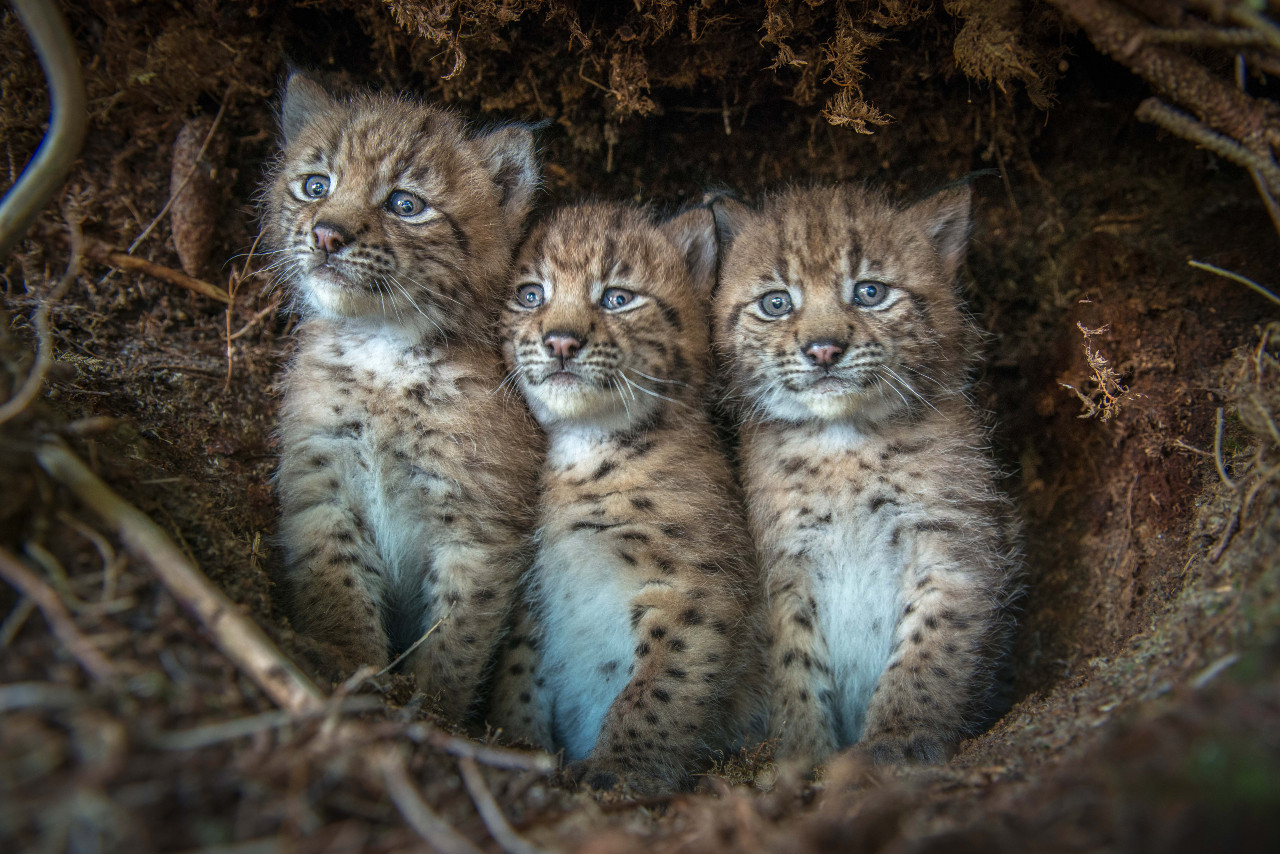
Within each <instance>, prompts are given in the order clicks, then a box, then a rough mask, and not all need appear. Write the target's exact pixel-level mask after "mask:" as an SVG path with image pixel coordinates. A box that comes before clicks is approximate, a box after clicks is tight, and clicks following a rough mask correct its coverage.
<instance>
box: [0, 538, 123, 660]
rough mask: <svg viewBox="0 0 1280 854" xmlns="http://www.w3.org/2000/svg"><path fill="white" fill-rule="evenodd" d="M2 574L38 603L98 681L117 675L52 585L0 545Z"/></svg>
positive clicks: (61, 637) (51, 627)
mask: <svg viewBox="0 0 1280 854" xmlns="http://www.w3.org/2000/svg"><path fill="white" fill-rule="evenodd" d="M0 575H2V576H4V579H5V581H8V582H9V583H10V584H12V585H13V587H14V589H16V590H17V591H18V592H19V593H21V594H22V595H23V596H25V597H27V598H28V599H30V600H31V601H32V602H35V603H36V606H37V607H38V608H39V609H40V613H41V614H44V618H45V620H46V621H47V622H48V623H49V628H50V629H51V630H52V631H53V634H54V636H55V637H57V639H58V640H59V641H61V642H62V645H63V646H65V647H66V648H67V650H68V651H69V652H70V653H71V654H72V655H73V656H75V659H76V661H78V662H80V666H81V667H83V668H84V669H85V672H86V673H88V674H89V675H90V676H92V677H93V679H94V681H95V682H110V681H111V680H113V679H114V678H115V675H116V673H115V668H114V667H112V666H111V662H109V661H107V659H106V658H105V657H103V655H102V653H101V652H99V651H98V648H97V647H95V646H94V645H93V644H92V643H90V642H89V639H88V638H86V637H85V636H84V635H82V634H81V633H80V630H79V629H78V628H76V623H75V620H73V619H71V614H69V613H68V612H67V609H66V607H65V606H63V604H62V600H60V599H59V598H58V594H56V593H54V592H53V588H51V587H50V586H49V585H47V584H45V583H44V582H43V581H41V580H40V579H39V578H38V577H37V576H36V574H35V573H34V572H32V571H31V570H29V569H27V568H26V566H24V565H23V564H22V562H21V561H20V560H18V559H17V558H16V557H14V556H13V555H12V554H11V553H10V552H9V551H8V550H7V549H3V548H0Z"/></svg>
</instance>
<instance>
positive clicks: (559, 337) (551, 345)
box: [542, 332, 582, 362]
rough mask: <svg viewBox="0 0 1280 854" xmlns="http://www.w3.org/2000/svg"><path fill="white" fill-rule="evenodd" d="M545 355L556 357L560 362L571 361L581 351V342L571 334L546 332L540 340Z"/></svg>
mask: <svg viewBox="0 0 1280 854" xmlns="http://www.w3.org/2000/svg"><path fill="white" fill-rule="evenodd" d="M542 343H543V344H546V345H547V353H549V354H550V355H552V356H558V357H559V359H560V361H561V362H564V361H566V360H568V359H572V358H573V357H574V356H576V355H578V351H579V350H581V349H582V342H581V341H579V340H578V338H577V336H575V335H574V334H573V333H572V332H548V333H547V335H546V337H545V338H543V339H542Z"/></svg>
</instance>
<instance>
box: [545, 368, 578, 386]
mask: <svg viewBox="0 0 1280 854" xmlns="http://www.w3.org/2000/svg"><path fill="white" fill-rule="evenodd" d="M542 382H543V383H544V384H548V385H552V386H573V385H577V384H578V383H580V382H582V377H580V376H578V375H577V374H575V373H574V372H573V371H570V370H566V369H564V368H561V369H560V370H558V371H555V372H554V373H552V374H550V375H549V376H548V377H547V378H546V379H544V380H543V381H542Z"/></svg>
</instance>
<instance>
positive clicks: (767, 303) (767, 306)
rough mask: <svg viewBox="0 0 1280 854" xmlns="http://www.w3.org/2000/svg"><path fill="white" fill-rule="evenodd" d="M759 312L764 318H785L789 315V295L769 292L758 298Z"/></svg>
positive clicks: (784, 292) (783, 292)
mask: <svg viewBox="0 0 1280 854" xmlns="http://www.w3.org/2000/svg"><path fill="white" fill-rule="evenodd" d="M760 310H761V311H762V312H764V314H765V317H785V316H787V315H788V314H790V313H791V294H789V293H787V292H786V291H769V293H767V294H765V295H764V296H762V297H760Z"/></svg>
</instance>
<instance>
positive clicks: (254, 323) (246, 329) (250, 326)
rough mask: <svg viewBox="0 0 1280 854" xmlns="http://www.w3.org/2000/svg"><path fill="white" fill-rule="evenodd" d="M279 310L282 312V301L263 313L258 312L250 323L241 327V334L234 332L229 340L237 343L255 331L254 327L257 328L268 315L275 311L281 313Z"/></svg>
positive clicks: (267, 308)
mask: <svg viewBox="0 0 1280 854" xmlns="http://www.w3.org/2000/svg"><path fill="white" fill-rule="evenodd" d="M279 310H280V301H279V300H276V301H274V302H272V303H271V305H269V306H267V307H266V308H264V309H263V310H262V311H260V312H258V313H257V314H255V315H254V316H253V317H251V318H249V322H248V323H246V324H245V325H244V326H241V327H240V331H239V332H233V333H232V334H231V338H230V339H229V340H231V341H235V340H237V339H240V338H243V337H244V336H245V335H247V334H249V331H250V330H251V329H253V327H255V326H257V325H258V324H259V323H261V322H262V318H264V317H266V316H267V315H268V314H271V313H272V312H274V311H279Z"/></svg>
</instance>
